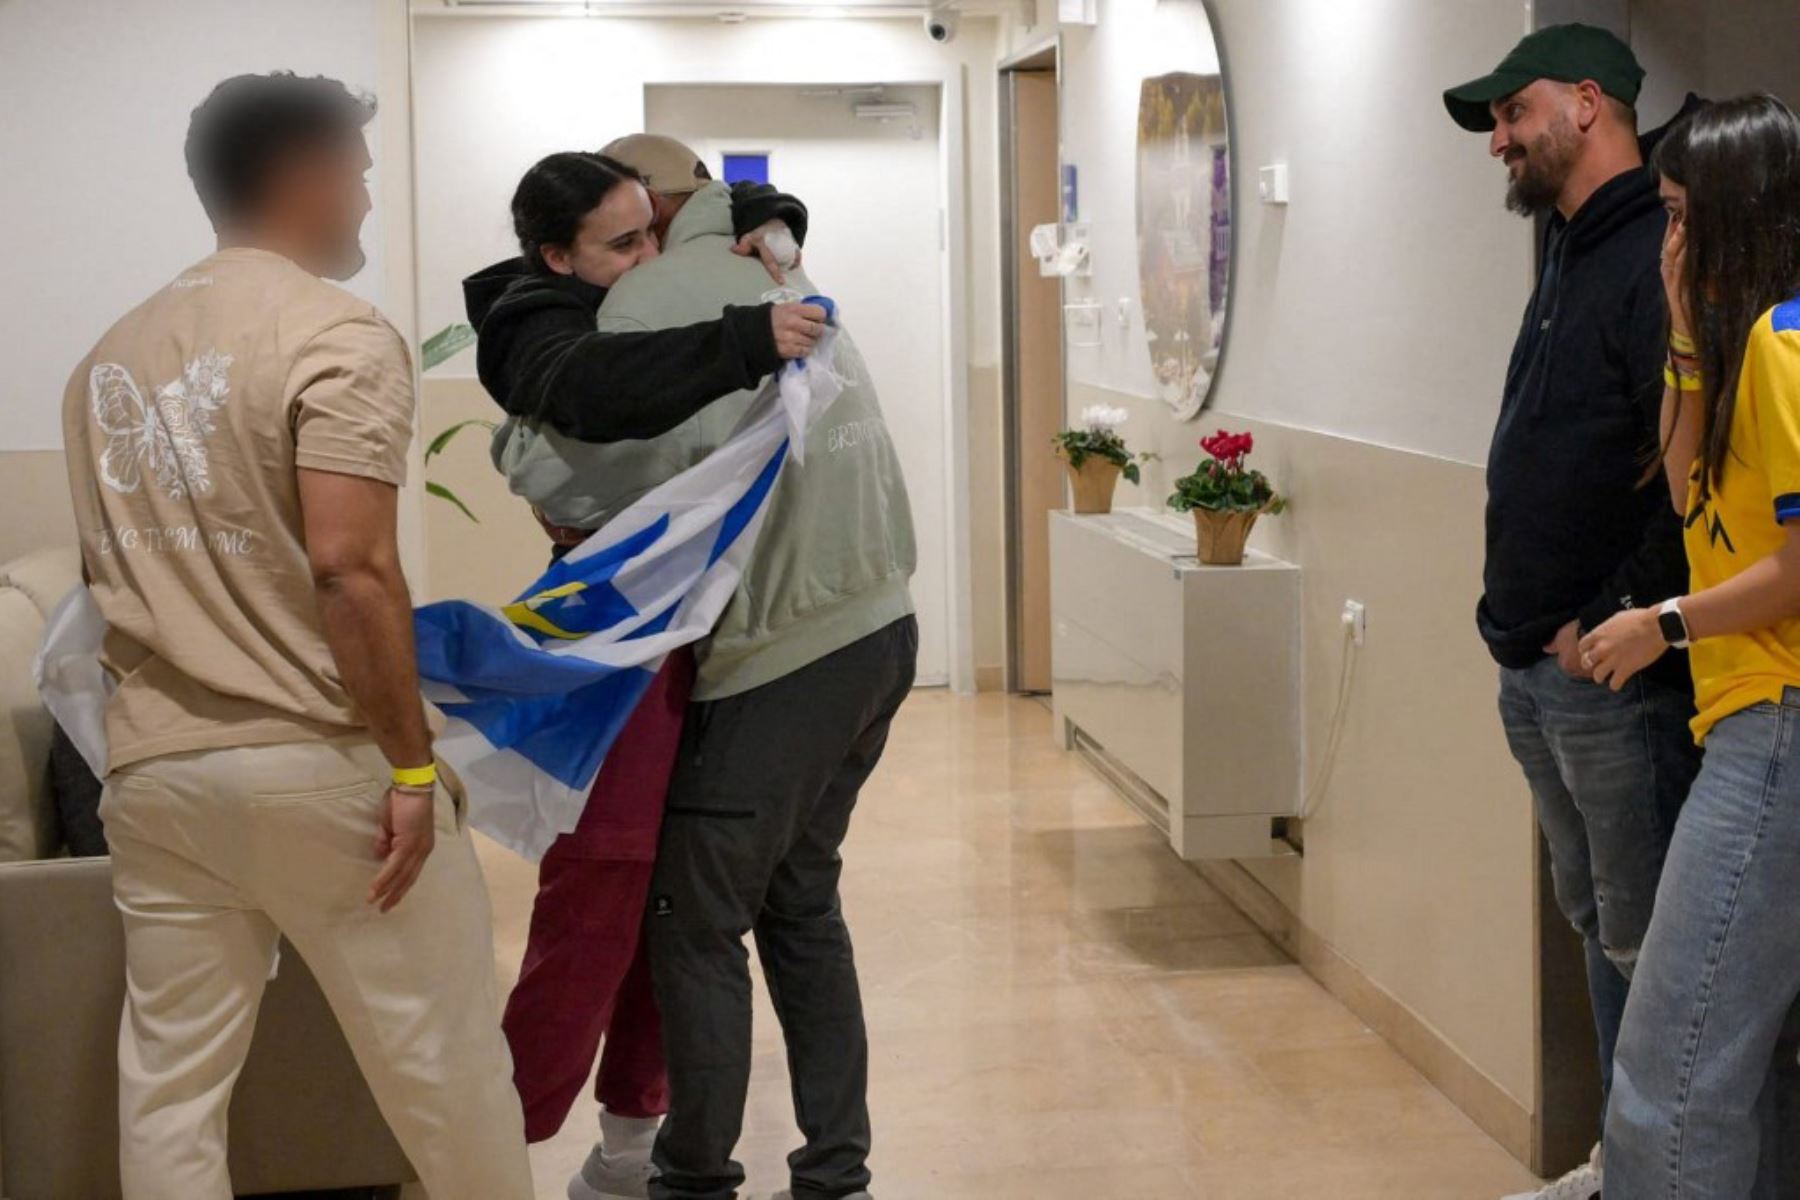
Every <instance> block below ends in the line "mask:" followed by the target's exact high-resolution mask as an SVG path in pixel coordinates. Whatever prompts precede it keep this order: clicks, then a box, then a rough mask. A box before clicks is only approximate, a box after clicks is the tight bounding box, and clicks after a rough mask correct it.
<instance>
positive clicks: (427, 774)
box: [394, 763, 437, 788]
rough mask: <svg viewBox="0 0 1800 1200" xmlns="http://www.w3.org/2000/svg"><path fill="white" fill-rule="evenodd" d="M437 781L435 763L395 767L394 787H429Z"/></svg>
mask: <svg viewBox="0 0 1800 1200" xmlns="http://www.w3.org/2000/svg"><path fill="white" fill-rule="evenodd" d="M436 782H437V764H436V763H427V764H426V765H425V766H422V767H395V768H394V786H395V787H416V788H423V787H430V786H431V785H432V784H434V783H436Z"/></svg>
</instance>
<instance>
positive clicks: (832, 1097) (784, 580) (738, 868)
mask: <svg viewBox="0 0 1800 1200" xmlns="http://www.w3.org/2000/svg"><path fill="white" fill-rule="evenodd" d="M608 149H609V153H613V154H614V155H615V157H620V158H621V159H622V161H625V162H627V163H628V164H629V165H631V166H633V167H635V168H636V169H638V170H639V171H641V172H643V173H644V174H645V175H646V176H647V177H648V178H649V179H650V180H651V186H652V188H653V189H654V188H655V185H656V181H657V179H658V178H660V177H665V176H668V177H673V178H677V179H683V178H691V171H688V170H681V169H671V160H672V159H681V160H682V161H686V160H691V159H692V154H691V152H689V151H686V149H685V148H684V147H681V146H680V145H679V143H672V142H669V141H668V140H667V139H656V138H633V139H628V141H627V142H626V143H625V144H623V145H621V146H618V147H616V148H615V147H609V148H608ZM683 156H685V159H683ZM695 161H697V160H695ZM675 165H676V166H677V167H678V166H680V165H681V163H679V162H678V163H676V164H675ZM732 241H733V238H732V223H731V208H730V193H729V190H728V189H727V188H726V187H725V186H724V185H723V184H716V183H714V184H708V185H706V186H703V187H701V188H700V189H698V190H697V191H694V192H692V193H691V194H690V195H688V198H687V199H686V201H685V202H684V203H683V204H682V206H681V208H680V210H679V211H678V212H677V213H676V214H675V215H674V219H673V221H672V222H671V225H670V228H669V231H668V235H667V237H666V239H665V246H664V250H663V254H662V256H661V257H660V258H659V259H657V260H655V261H653V262H650V263H646V264H644V265H643V266H641V267H638V268H637V269H635V270H634V271H632V272H631V273H630V274H629V275H627V276H625V278H623V279H622V280H620V282H619V283H618V284H617V285H616V286H615V287H614V288H613V290H612V292H611V294H610V295H609V296H608V297H607V300H606V303H605V305H604V306H603V307H602V309H601V312H600V328H601V329H602V330H609V331H618V332H630V331H642V330H656V329H667V328H674V327H678V326H683V325H689V324H692V323H694V322H696V321H701V320H708V319H711V318H715V317H717V316H718V315H719V312H720V311H721V309H722V308H723V307H724V306H725V305H743V304H756V303H759V302H761V301H762V299H763V296H764V294H765V293H766V292H768V290H769V282H770V281H769V277H768V275H767V274H766V273H765V271H764V269H763V267H762V265H761V264H760V263H758V262H757V261H756V260H755V259H751V258H744V257H741V256H739V255H736V254H733V253H732ZM789 283H790V286H791V287H793V288H795V289H797V290H800V291H802V292H803V293H810V292H812V291H814V290H815V289H814V288H813V286H812V284H811V283H810V282H809V281H808V280H807V279H806V278H805V276H804V275H803V274H800V273H798V272H795V273H794V275H793V276H792V277H790V280H789ZM836 365H837V369H838V370H839V371H840V372H841V373H842V374H843V375H845V376H846V378H847V383H846V386H845V389H844V392H843V395H842V396H841V397H840V398H839V399H838V400H837V402H836V403H835V404H834V405H833V407H832V408H831V409H830V410H829V411H828V412H827V413H826V414H825V415H824V417H823V418H821V419H820V420H819V422H818V423H817V425H815V427H814V429H813V431H812V433H811V435H810V436H809V438H808V441H807V447H806V455H805V461H804V463H802V462H796V461H792V460H790V461H789V462H788V464H787V465H786V466H785V467H784V468H783V473H782V477H781V480H780V482H779V484H778V485H777V487H776V489H775V492H774V495H773V497H772V498H771V500H770V508H769V512H768V516H767V519H766V520H765V522H764V525H763V528H762V532H761V535H760V537H759V539H758V542H757V546H756V551H755V554H754V555H753V557H752V560H751V563H750V566H749V568H748V569H747V570H746V572H745V575H744V579H743V582H742V584H741V586H740V587H739V590H738V592H737V595H736V596H735V597H734V598H733V599H732V601H731V603H730V605H729V606H728V607H727V609H726V611H725V613H724V615H723V616H722V617H721V618H720V621H719V624H718V626H717V627H716V629H715V630H714V632H713V635H712V637H711V638H710V639H709V640H708V641H707V642H706V643H704V644H703V645H702V646H700V647H699V650H698V655H697V658H698V663H699V678H698V683H697V685H696V687H695V691H694V696H695V703H694V704H693V706H692V707H691V709H690V710H689V714H688V720H687V728H686V732H685V734H684V737H683V741H682V747H681V752H680V758H679V760H678V762H677V765H676V769H675V778H674V781H673V783H672V785H671V787H670V793H669V804H668V810H667V812H668V815H667V818H666V820H665V823H664V827H663V837H662V846H661V850H660V852H659V856H658V860H657V866H656V872H655V876H654V879H653V881H652V884H651V894H650V906H649V916H648V918H647V933H648V936H649V940H650V949H651V965H652V971H653V974H654V977H655V982H656V996H657V1001H658V1003H659V1004H660V1006H661V1008H662V1011H663V1022H664V1041H665V1047H666V1052H667V1055H668V1066H669V1082H670V1102H671V1103H670V1111H669V1115H668V1117H667V1119H666V1121H665V1122H664V1125H663V1129H662V1132H661V1134H660V1136H659V1137H658V1140H657V1145H656V1151H655V1163H656V1167H657V1171H658V1177H657V1179H656V1181H655V1182H653V1183H652V1185H651V1192H650V1194H651V1195H652V1196H653V1197H657V1198H659V1200H728V1198H729V1197H731V1196H733V1195H735V1194H736V1189H737V1188H738V1187H739V1186H740V1185H741V1184H742V1183H743V1180H744V1173H743V1169H742V1167H741V1166H739V1164H738V1163H736V1162H735V1161H733V1159H732V1151H733V1148H734V1147H735V1145H736V1143H737V1139H738V1134H739V1132H740V1129H741V1127H742V1123H743V1110H744V1103H745V1095H746V1090H747V1088H748V1084H749V1078H750V1020H751V1015H750V1014H751V1003H750V975H749V965H748V960H747V955H746V954H745V951H744V946H743V939H744V935H745V934H747V933H754V934H755V936H756V943H757V950H758V953H759V955H760V957H761V959H762V963H763V971H764V975H765V977H766V979H767V981H768V986H769V994H770V998H771V1000H772V1002H773V1003H774V1005H775V1009H776V1012H777V1014H778V1015H779V1017H780V1019H781V1023H782V1029H783V1032H784V1034H785V1036H786V1039H787V1046H788V1064H789V1069H790V1073H791V1074H792V1077H793V1087H794V1099H795V1115H796V1119H797V1120H798V1122H799V1124H800V1127H801V1130H802V1132H803V1133H804V1135H805V1137H806V1145H805V1146H804V1147H803V1148H802V1149H801V1150H799V1151H797V1152H796V1153H795V1154H794V1155H793V1156H792V1157H791V1158H790V1160H789V1162H790V1167H791V1171H792V1187H793V1192H794V1196H795V1197H796V1198H797V1200H839V1198H842V1197H863V1196H866V1195H867V1188H868V1185H869V1172H868V1167H867V1157H868V1152H869V1140H870V1133H869V1116H868V1105H867V1101H866V1091H867V1082H868V1047H867V1041H866V1036H865V1032H864V1026H863V1016H862V1000H861V995H860V992H859V989H858V986H857V978H856V968H855V962H854V959H853V956H852V952H851V945H850V935H849V930H848V928H847V927H846V925H845V923H844V919H843V914H842V911H841V908H840V906H839V901H838V877H839V873H840V870H841V866H842V864H841V860H840V858H839V854H838V850H839V847H840V845H841V844H842V842H843V840H844V836H845V833H846V832H847V830H848V828H849V822H850V814H851V810H852V808H853V807H854V805H855V802H856V798H857V794H858V792H859V791H860V789H861V787H862V784H863V782H864V781H865V780H866V779H867V778H868V777H869V774H870V773H871V772H872V771H873V770H874V768H875V765H876V763H877V761H878V760H879V759H880V757H881V753H882V749H883V746H884V745H885V743H886V740H887V732H888V726H889V723H890V722H891V720H892V718H893V716H894V714H895V712H896V711H897V710H898V709H899V707H900V705H901V703H902V702H903V701H904V700H905V698H906V696H907V694H908V692H909V691H910V689H911V686H912V680H913V669H914V660H915V658H916V655H917V650H918V626H917V623H916V622H915V620H914V618H913V606H912V599H911V596H910V593H909V591H908V586H907V585H908V579H909V578H910V576H911V574H912V571H913V567H914V562H915V551H914V545H913V533H912V521H911V516H910V512H909V509H908V505H907V499H906V489H905V484H904V482H903V480H902V479H901V475H900V466H899V460H898V458H897V456H896V455H895V452H894V447H893V443H892V440H891V438H890V437H889V435H888V432H887V426H886V423H885V422H884V420H883V418H882V414H881V408H880V404H879V402H878V401H877V399H876V396H875V391H874V388H873V386H872V385H871V383H870V381H869V375H868V369H867V367H866V366H865V365H864V363H863V361H862V359H861V357H860V355H858V353H857V351H856V348H855V344H854V343H853V342H852V341H851V339H850V336H849V334H848V333H847V332H843V331H840V333H839V336H838V339H837V350H836ZM753 395H754V393H753V392H751V391H745V392H740V393H737V394H736V395H734V396H728V397H726V398H725V399H724V400H721V401H719V402H717V403H715V404H713V405H711V406H709V407H708V408H706V409H703V410H702V411H701V412H700V413H699V414H698V415H697V416H695V417H693V418H691V419H689V420H688V421H686V422H685V423H684V424H682V425H680V426H679V427H677V428H676V429H674V430H673V431H671V432H670V433H667V434H664V435H663V436H661V437H658V438H652V439H649V440H647V441H629V442H627V441H621V442H614V443H610V444H597V443H594V442H580V441H577V440H575V439H573V438H571V437H569V436H567V435H565V434H563V433H560V432H558V431H557V430H556V429H554V428H553V427H551V426H549V425H546V424H542V423H539V424H536V425H533V424H531V423H529V422H518V423H516V424H514V425H513V426H512V427H511V428H510V429H509V430H507V431H506V432H505V433H504V434H503V436H502V437H501V438H500V439H498V440H497V442H496V448H495V449H496V461H497V463H498V464H499V465H500V466H501V467H502V469H503V470H505V471H506V472H507V474H508V476H509V478H510V479H511V481H512V484H513V488H514V490H515V491H518V492H521V493H522V494H524V495H526V496H527V498H529V499H530V500H531V501H532V502H533V503H535V504H537V505H539V506H540V508H542V510H543V511H544V514H545V516H546V517H547V518H548V519H549V520H551V521H553V522H555V523H557V524H561V525H572V526H584V527H595V526H598V525H600V524H603V523H604V522H605V521H606V520H607V519H609V518H610V517H612V516H614V515H616V514H617V512H618V511H619V510H620V509H622V508H623V507H625V505H627V504H629V503H630V502H631V501H632V500H634V499H636V498H637V497H638V496H640V495H642V494H643V493H644V492H645V491H648V490H649V489H650V488H652V487H654V486H656V485H657V484H659V483H661V482H663V481H664V480H666V479H667V478H669V477H670V476H672V475H673V474H675V473H678V472H679V471H681V470H683V469H685V468H686V467H687V466H690V465H692V464H693V463H695V462H697V461H699V460H700V459H701V458H703V457H704V456H705V455H706V454H708V453H710V452H711V451H712V450H713V449H714V448H716V447H717V446H718V445H719V444H720V443H722V442H723V441H724V440H725V439H726V438H727V437H728V436H729V435H730V433H731V431H732V429H733V428H734V427H735V425H736V422H737V420H738V418H739V417H741V416H742V414H743V413H744V411H745V409H746V408H747V407H748V405H749V403H750V400H751V399H752V397H753Z"/></svg>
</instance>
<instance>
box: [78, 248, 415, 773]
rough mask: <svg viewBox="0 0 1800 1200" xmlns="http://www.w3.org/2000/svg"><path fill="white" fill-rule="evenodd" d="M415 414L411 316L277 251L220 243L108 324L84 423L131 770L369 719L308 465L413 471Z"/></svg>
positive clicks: (85, 497)
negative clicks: (326, 594)
mask: <svg viewBox="0 0 1800 1200" xmlns="http://www.w3.org/2000/svg"><path fill="white" fill-rule="evenodd" d="M412 420H413V385H412V367H411V364H410V361H409V358H408V356H407V351H406V344H405V342H404V341H402V339H401V337H400V335H399V333H398V332H396V331H395V329H394V328H393V326H391V325H389V324H388V323H387V322H386V321H385V320H383V319H382V317H381V314H380V313H378V312H377V311H376V310H375V309H374V308H373V307H371V306H370V305H368V304H367V303H365V302H363V301H361V300H358V299H356V298H355V297H354V296H351V295H350V294H349V293H347V292H345V291H343V290H341V289H339V288H336V287H333V286H332V285H331V284H328V283H326V282H324V281H323V280H320V279H318V278H316V277H314V276H312V275H310V274H308V273H307V272H306V271H304V270H302V269H301V268H300V267H299V266H297V265H295V264H294V263H292V262H289V261H288V260H287V259H285V258H282V257H281V256H279V255H276V254H271V253H268V252H266V251H261V250H248V249H234V250H225V251H221V252H220V253H218V254H215V255H213V256H212V257H210V258H208V259H206V260H205V261H204V262H201V263H200V264H198V265H197V266H195V267H193V268H192V269H190V270H188V271H187V272H185V273H184V274H182V275H181V276H180V277H179V278H177V279H176V280H175V281H174V282H173V283H171V284H170V285H169V286H168V287H165V288H163V289H162V290H161V291H159V292H157V293H156V294H155V295H153V296H151V297H150V299H149V300H147V301H145V302H144V303H143V304H142V305H140V306H139V307H138V308H137V309H136V310H135V311H133V312H132V313H130V314H129V315H128V316H126V317H125V318H124V319H123V320H121V321H120V322H119V323H118V324H117V325H115V326H113V327H112V329H111V330H109V331H108V332H107V334H106V336H105V337H103V338H101V339H100V343H99V345H97V346H96V347H95V348H94V350H93V352H92V353H91V354H90V355H89V356H88V358H87V359H86V361H84V362H83V363H82V364H81V366H80V367H79V368H77V369H76V371H75V374H74V377H73V378H71V379H70V381H69V388H68V392H67V394H66V396H65V397H64V401H63V434H64V444H65V446H66V447H67V454H68V460H69V484H70V488H71V489H72V491H73V494H74V500H75V517H76V521H77V523H78V526H79V529H80V534H81V555H82V561H83V563H84V564H85V565H86V568H87V574H88V579H89V581H90V583H91V585H92V588H93V593H94V597H95V599H96V600H97V601H98V603H99V606H100V610H101V612H103V613H104V614H105V616H106V620H107V623H108V625H109V632H108V635H107V640H106V643H105V646H104V648H103V652H102V657H103V658H104V660H105V663H106V665H107V667H108V668H109V669H110V670H111V672H112V674H113V676H114V677H115V678H116V679H117V680H118V681H119V686H118V690H117V692H116V693H115V694H114V695H113V697H112V700H111V702H110V703H109V704H108V706H107V712H106V726H107V737H108V741H109V743H110V749H111V763H110V766H111V769H114V770H116V769H118V768H119V767H122V766H124V765H125V764H127V763H131V762H135V761H137V760H139V759H144V758H152V757H156V756H158V755H164V754H175V753H179V752H182V751H188V750H203V749H212V748H218V747H226V746H244V745H257V744H266V743H271V742H291V741H302V740H309V739H312V738H316V737H321V736H325V737H330V736H336V735H341V734H344V733H347V732H352V731H354V730H356V729H359V728H362V727H363V726H364V722H363V721H362V719H361V718H360V717H359V716H358V714H357V712H356V709H355V706H354V705H353V704H352V703H351V700H350V697H349V695H348V694H347V693H346V692H345V690H344V686H343V681H342V680H341V678H340V677H339V674H338V670H337V665H336V663H335V662H334V661H333V659H332V655H331V650H330V648H329V647H328V646H327V645H326V642H325V636H324V632H323V628H322V626H321V624H320V621H319V612H318V606H317V602H316V600H315V598H314V592H313V579H312V572H311V569H310V567H309V566H308V562H307V557H306V546H305V543H304V540H303V530H302V523H301V513H300V497H299V485H298V479H297V476H296V468H297V467H306V468H309V469H313V470H319V471H332V472H336V473H339V474H345V475H360V476H365V477H367V478H370V479H378V480H381V481H383V482H385V483H391V484H395V485H399V484H401V483H404V482H405V479H406V451H407V446H408V444H409V443H410V442H411V439H412Z"/></svg>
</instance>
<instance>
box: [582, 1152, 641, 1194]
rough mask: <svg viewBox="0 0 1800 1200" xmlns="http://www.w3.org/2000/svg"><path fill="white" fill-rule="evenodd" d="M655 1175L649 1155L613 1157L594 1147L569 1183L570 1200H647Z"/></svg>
mask: <svg viewBox="0 0 1800 1200" xmlns="http://www.w3.org/2000/svg"><path fill="white" fill-rule="evenodd" d="M655 1174H656V1168H655V1167H654V1166H652V1165H651V1164H650V1156H649V1155H648V1154H645V1155H642V1156H639V1155H617V1156H614V1155H611V1154H608V1153H607V1152H606V1151H605V1150H604V1149H603V1148H602V1147H600V1146H595V1147H594V1148H593V1150H592V1151H591V1152H590V1153H589V1154H588V1156H587V1161H586V1162H584V1163H582V1164H581V1170H580V1171H579V1172H578V1173H577V1174H576V1175H575V1177H574V1178H573V1179H571V1180H569V1200H645V1197H647V1196H649V1195H650V1177H651V1176H653V1175H655Z"/></svg>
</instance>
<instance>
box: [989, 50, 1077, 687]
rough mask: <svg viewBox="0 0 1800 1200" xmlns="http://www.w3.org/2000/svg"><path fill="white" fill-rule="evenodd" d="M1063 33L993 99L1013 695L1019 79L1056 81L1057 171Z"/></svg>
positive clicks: (1019, 625)
mask: <svg viewBox="0 0 1800 1200" xmlns="http://www.w3.org/2000/svg"><path fill="white" fill-rule="evenodd" d="M1062 50H1063V47H1062V35H1061V34H1060V33H1059V34H1056V35H1054V36H1052V37H1049V38H1046V39H1044V40H1043V41H1041V42H1038V43H1036V44H1035V45H1032V46H1028V47H1026V48H1025V49H1024V50H1021V51H1020V52H1019V53H1017V54H1014V55H1012V56H1011V57H1010V58H1007V59H1004V60H1002V61H1001V62H1000V64H999V66H998V68H997V70H998V73H999V79H998V89H997V91H996V93H995V94H996V98H997V100H998V103H997V104H996V105H995V107H996V108H997V109H998V123H999V127H1000V128H999V137H998V142H997V145H998V148H999V157H1000V162H999V176H998V178H999V184H1000V189H999V190H1000V313H1001V320H1000V442H1001V454H1002V467H1001V473H1002V478H1001V489H1002V514H1003V520H1004V522H1005V528H1004V536H1003V539H1002V546H1003V556H1004V558H1005V567H1006V570H1005V610H1006V661H1005V664H1004V667H1005V675H1004V685H1003V686H1004V687H1005V689H1006V691H1008V692H1017V691H1018V690H1019V679H1020V675H1021V673H1022V672H1021V668H1020V665H1019V664H1020V656H1021V649H1020V646H1021V642H1022V640H1023V628H1024V612H1023V606H1024V602H1025V601H1024V585H1023V577H1024V564H1023V562H1022V558H1021V553H1022V552H1021V549H1020V546H1019V528H1020V524H1021V522H1022V520H1023V517H1024V514H1023V513H1022V512H1021V501H1020V495H1019V492H1020V487H1019V471H1020V466H1021V463H1022V461H1023V460H1022V457H1021V450H1022V448H1021V446H1020V440H1021V434H1020V430H1019V421H1020V406H1019V376H1018V370H1017V367H1016V365H1015V364H1016V362H1017V357H1018V353H1019V343H1020V337H1019V310H1018V287H1017V280H1018V270H1019V266H1020V262H1019V252H1018V229H1017V228H1016V227H1015V225H1014V221H1013V201H1014V199H1015V198H1016V195H1017V183H1016V181H1015V180H1014V178H1013V126H1014V124H1015V122H1014V113H1015V111H1016V104H1017V91H1016V90H1015V87H1014V83H1013V80H1014V77H1015V76H1016V75H1018V74H1019V73H1021V72H1030V73H1033V74H1037V73H1044V72H1048V73H1049V74H1051V75H1052V76H1053V77H1054V79H1055V82H1056V128H1057V151H1056V161H1057V170H1058V172H1059V176H1060V172H1061V170H1062V144H1061V143H1062V127H1063V88H1062V80H1063V73H1062ZM1058 287H1059V289H1061V290H1062V291H1063V292H1064V293H1065V297H1064V298H1065V299H1066V292H1067V289H1068V281H1067V280H1059V281H1058ZM1057 348H1058V352H1059V353H1060V354H1061V355H1062V359H1063V370H1062V379H1063V407H1064V408H1065V409H1066V408H1067V407H1068V400H1069V361H1068V360H1069V348H1068V343H1067V340H1066V339H1064V338H1061V337H1059V338H1057Z"/></svg>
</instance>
